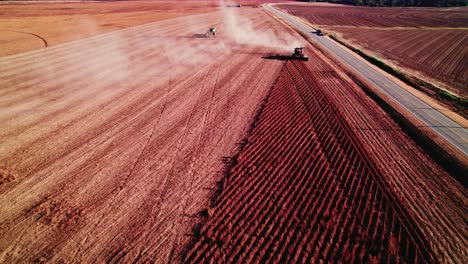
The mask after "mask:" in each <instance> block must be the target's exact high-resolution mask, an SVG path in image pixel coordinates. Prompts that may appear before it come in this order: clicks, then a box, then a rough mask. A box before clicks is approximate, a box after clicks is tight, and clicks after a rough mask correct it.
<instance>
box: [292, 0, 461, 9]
mask: <svg viewBox="0 0 468 264" xmlns="http://www.w3.org/2000/svg"><path fill="white" fill-rule="evenodd" d="M300 2H334V3H343V4H351V5H357V6H360V5H363V6H435V7H437V6H467V5H468V0H328V1H320V0H303V1H300Z"/></svg>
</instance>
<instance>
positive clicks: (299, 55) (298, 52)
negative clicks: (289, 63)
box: [291, 47, 309, 61]
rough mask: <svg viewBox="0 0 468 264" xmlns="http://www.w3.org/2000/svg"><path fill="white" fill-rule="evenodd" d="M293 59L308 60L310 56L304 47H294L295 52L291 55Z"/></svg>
mask: <svg viewBox="0 0 468 264" xmlns="http://www.w3.org/2000/svg"><path fill="white" fill-rule="evenodd" d="M291 59H292V60H303V61H308V60H309V57H307V56H306V55H305V54H304V47H297V48H294V53H293V54H292V55H291Z"/></svg>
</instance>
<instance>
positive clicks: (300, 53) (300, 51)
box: [262, 47, 309, 61]
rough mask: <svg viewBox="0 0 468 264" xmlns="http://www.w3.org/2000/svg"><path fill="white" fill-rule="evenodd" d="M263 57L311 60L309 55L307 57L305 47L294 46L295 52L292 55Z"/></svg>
mask: <svg viewBox="0 0 468 264" xmlns="http://www.w3.org/2000/svg"><path fill="white" fill-rule="evenodd" d="M262 58H264V59H269V60H302V61H308V60H309V57H307V56H306V55H305V54H304V47H297V48H294V53H293V54H291V56H285V55H270V56H265V57H262Z"/></svg>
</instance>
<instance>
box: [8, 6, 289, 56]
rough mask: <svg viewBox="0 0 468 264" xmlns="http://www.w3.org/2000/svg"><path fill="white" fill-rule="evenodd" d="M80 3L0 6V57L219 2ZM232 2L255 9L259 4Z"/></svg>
mask: <svg viewBox="0 0 468 264" xmlns="http://www.w3.org/2000/svg"><path fill="white" fill-rule="evenodd" d="M50 2H54V4H50ZM85 2H86V1H81V2H80V1H0V4H1V5H2V6H1V8H0V57H2V56H8V55H13V54H17V53H22V52H27V51H30V50H34V49H40V48H44V47H47V46H53V45H57V44H60V43H65V42H69V41H72V40H77V39H82V38H86V37H90V36H93V35H97V34H100V33H105V32H110V31H114V30H118V29H123V28H127V27H131V26H137V25H142V24H146V23H150V22H156V21H160V20H166V19H171V18H175V17H180V16H186V15H191V14H200V13H205V12H213V11H216V10H217V7H218V5H219V3H220V2H219V1H218V0H204V1H203V0H202V1H195V0H185V1H168V0H162V1H104V2H97V1H88V2H86V3H85ZM236 2H238V3H240V4H242V5H258V4H260V3H263V2H265V1H261V0H242V1H236ZM269 2H275V1H269ZM283 2H284V1H283ZM226 3H229V2H226Z"/></svg>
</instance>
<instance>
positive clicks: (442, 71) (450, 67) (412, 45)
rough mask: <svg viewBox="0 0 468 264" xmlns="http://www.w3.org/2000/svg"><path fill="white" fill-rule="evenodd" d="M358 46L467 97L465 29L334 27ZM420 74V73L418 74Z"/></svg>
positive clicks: (466, 37)
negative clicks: (415, 70) (416, 71)
mask: <svg viewBox="0 0 468 264" xmlns="http://www.w3.org/2000/svg"><path fill="white" fill-rule="evenodd" d="M335 31H337V32H339V33H341V34H342V36H343V38H345V39H347V40H350V41H351V42H352V43H354V45H355V46H359V47H364V49H368V50H372V51H374V52H376V53H377V54H382V55H383V56H384V57H385V58H387V59H388V60H391V61H393V62H394V64H397V65H398V66H400V67H404V68H408V69H418V70H419V71H420V72H422V74H423V75H421V76H420V77H422V78H424V77H426V76H427V77H429V76H430V77H429V78H430V79H431V82H432V83H436V84H438V86H441V87H443V88H446V89H451V90H453V91H454V92H455V93H456V94H460V95H461V96H464V97H467V96H468V60H467V59H466V58H467V56H468V33H467V31H466V30H378V29H362V28H335ZM415 74H417V73H415Z"/></svg>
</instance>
